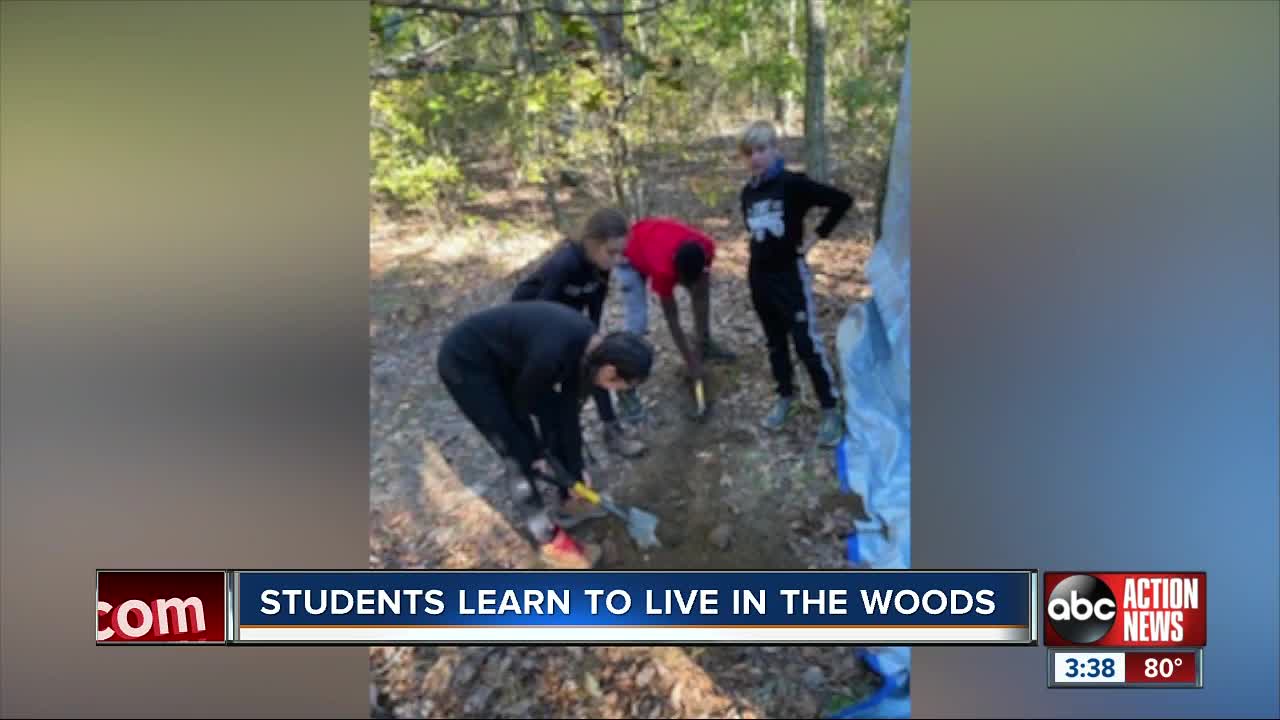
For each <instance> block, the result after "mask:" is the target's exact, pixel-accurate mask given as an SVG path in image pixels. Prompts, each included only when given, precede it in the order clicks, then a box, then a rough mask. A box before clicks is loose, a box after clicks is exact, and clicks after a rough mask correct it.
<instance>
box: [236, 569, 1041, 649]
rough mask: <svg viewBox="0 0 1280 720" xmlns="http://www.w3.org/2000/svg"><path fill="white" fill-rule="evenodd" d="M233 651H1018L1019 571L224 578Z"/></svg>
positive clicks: (1021, 639) (1031, 628)
mask: <svg viewBox="0 0 1280 720" xmlns="http://www.w3.org/2000/svg"><path fill="white" fill-rule="evenodd" d="M234 576H235V577H234V582H233V584H232V585H233V594H234V597H233V602H232V609H233V618H234V628H235V631H234V634H233V638H232V641H231V642H232V643H243V644H279V645H291V644H308V645H413V644H420V645H502V644H519V645H540V644H584V645H600V644H618V645H621V644H640V645H662V644H665V645H698V644H725V643H728V644H825V645H1025V644H1034V643H1035V642H1036V640H1037V637H1036V625H1035V617H1036V613H1035V608H1034V607H1033V604H1034V601H1035V573H1034V572H1031V571H973V572H960V571H936V572H935V571H893V572H889V571H858V570H849V571H779V572H729V571H701V572H695V571H670V572H666V571H652V572H651V571H636V572H594V571H593V572H565V571H483V570H478V571H430V570H424V571H352V572H271V571H262V572H259V571H252V572H251V571H237V572H235V573H234Z"/></svg>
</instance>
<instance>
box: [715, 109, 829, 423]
mask: <svg viewBox="0 0 1280 720" xmlns="http://www.w3.org/2000/svg"><path fill="white" fill-rule="evenodd" d="M738 148H739V151H740V152H741V153H742V157H743V160H744V161H745V162H746V165H747V168H748V171H749V172H750V174H751V178H750V179H749V180H748V181H747V183H746V185H744V186H743V188H742V194H741V205H742V217H743V221H744V222H745V223H746V227H747V231H748V232H749V233H750V235H751V240H750V242H751V259H750V263H749V266H748V272H747V277H748V280H749V282H750V286H751V303H752V305H753V306H754V308H755V311H756V315H758V316H759V318H760V324H761V326H762V327H763V328H764V334H765V338H766V340H767V343H768V347H769V365H770V367H771V368H772V370H773V377H774V380H775V381H776V382H777V390H776V392H777V396H778V397H777V400H776V401H775V403H774V405H773V408H772V409H771V410H770V411H769V413H768V415H766V416H765V418H764V420H763V422H762V424H763V425H764V427H765V428H767V429H769V430H778V429H780V428H781V427H782V426H783V425H784V424H785V423H786V421H787V419H788V418H789V417H790V415H791V412H792V410H793V406H792V401H793V398H794V394H795V388H794V386H793V384H792V369H791V352H790V346H791V345H792V344H794V345H795V350H796V354H797V355H798V356H799V357H800V360H801V362H803V363H804V365H805V367H806V368H807V369H808V371H809V378H810V380H811V381H812V382H813V389H814V391H815V392H816V393H817V395H818V401H819V403H820V404H821V405H822V421H821V423H820V425H819V427H818V442H819V444H821V445H822V446H824V447H834V446H835V445H836V444H837V443H838V442H839V441H840V436H841V434H842V432H843V423H842V422H841V420H840V411H839V409H838V408H837V399H838V397H839V391H838V389H837V387H836V377H835V372H834V371H833V370H832V368H831V363H830V362H829V361H828V360H827V353H826V349H825V347H824V343H823V339H822V334H821V333H820V332H819V330H818V323H817V317H816V315H817V311H818V308H817V305H816V303H815V302H814V298H813V275H812V273H811V272H810V271H809V266H808V264H807V263H806V262H805V255H806V254H807V253H808V252H809V249H810V248H812V247H813V245H814V244H815V243H816V242H817V240H819V239H826V238H827V237H828V236H829V235H830V234H831V232H832V230H834V229H835V227H836V224H837V223H839V222H840V220H841V219H843V218H844V215H845V213H846V212H848V210H849V207H850V206H851V205H852V204H853V198H852V197H850V196H849V194H848V193H846V192H844V191H842V190H838V189H836V188H834V187H831V186H830V185H826V184H824V183H820V182H816V181H814V180H812V179H810V178H809V177H808V176H806V175H805V174H803V173H796V172H791V171H789V170H787V169H786V166H785V164H784V162H783V158H782V154H781V153H780V152H779V150H778V137H777V134H776V132H775V131H774V128H773V125H772V124H771V123H769V122H766V121H757V122H754V123H751V125H749V126H748V127H747V128H746V130H745V131H744V132H743V134H742V137H741V139H740V141H739V143H738ZM815 207H822V208H826V209H827V212H826V214H825V215H824V216H823V218H822V220H821V221H820V222H819V223H818V225H817V227H816V228H815V230H814V235H816V237H814V238H806V237H805V226H804V220H805V215H806V214H807V213H808V212H809V211H810V210H811V209H813V208H815Z"/></svg>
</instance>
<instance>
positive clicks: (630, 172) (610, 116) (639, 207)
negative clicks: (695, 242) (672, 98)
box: [582, 0, 645, 217]
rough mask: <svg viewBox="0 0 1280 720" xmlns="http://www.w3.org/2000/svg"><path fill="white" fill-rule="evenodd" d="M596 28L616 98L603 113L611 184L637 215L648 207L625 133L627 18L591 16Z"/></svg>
mask: <svg viewBox="0 0 1280 720" xmlns="http://www.w3.org/2000/svg"><path fill="white" fill-rule="evenodd" d="M582 4H583V6H585V7H586V8H587V9H588V10H593V9H594V8H592V4H591V2H590V1H589V0H583V2H582ZM607 5H608V8H609V10H610V11H611V12H614V13H621V12H622V11H623V10H625V9H626V3H625V0H609V2H608V3H607ZM588 19H589V20H590V22H591V24H592V25H593V26H595V29H596V42H597V46H598V47H599V50H600V57H601V59H602V62H601V65H602V70H603V80H604V85H605V87H606V88H607V89H608V91H609V94H610V95H611V96H612V98H613V99H614V102H612V103H610V104H609V106H608V107H607V108H606V111H605V113H604V115H605V116H604V118H603V120H604V131H605V137H607V138H608V144H609V149H608V155H609V157H608V171H609V185H610V190H611V191H612V195H613V201H614V202H615V203H617V204H619V205H621V206H622V208H623V210H624V212H626V213H627V214H628V215H630V216H631V217H637V216H638V215H640V214H643V213H644V211H645V208H644V205H645V202H644V198H643V191H642V188H641V187H640V185H641V180H640V173H639V172H637V170H636V168H633V167H632V166H631V165H632V162H631V151H630V148H629V147H628V146H627V138H626V135H625V134H624V133H623V130H624V128H625V127H626V124H625V119H626V114H627V105H628V97H627V77H626V73H625V71H624V68H623V67H622V60H623V58H622V50H623V43H624V37H623V33H624V30H625V28H626V25H625V20H624V18H623V17H622V16H621V15H620V14H619V15H609V16H588Z"/></svg>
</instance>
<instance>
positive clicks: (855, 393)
mask: <svg viewBox="0 0 1280 720" xmlns="http://www.w3.org/2000/svg"><path fill="white" fill-rule="evenodd" d="M906 57H907V61H906V65H905V67H904V69H903V74H902V88H901V91H900V93H901V95H900V99H899V105H898V116H897V127H896V129H895V131H894V137H893V146H892V150H891V154H890V157H889V177H888V186H887V189H886V192H885V197H884V205H883V207H882V208H881V212H882V215H881V234H880V237H879V238H878V239H877V243H876V247H875V250H874V251H873V252H872V254H871V259H870V261H869V262H868V267H867V277H868V279H869V280H870V283H871V289H872V298H871V299H870V300H868V301H866V302H864V303H859V304H857V305H854V306H853V307H851V308H850V309H849V312H848V313H847V314H846V315H845V317H844V319H843V320H842V321H841V323H840V328H839V331H838V333H837V336H836V348H837V351H838V353H839V358H840V371H841V377H842V382H843V383H844V397H845V401H846V406H845V411H844V412H845V436H844V438H843V440H842V441H841V443H840V445H839V447H837V448H836V467H837V471H838V475H839V478H840V487H841V489H842V490H843V491H844V492H852V493H857V494H858V495H859V496H861V497H862V500H863V503H864V506H865V508H866V513H867V515H868V516H869V518H870V519H868V520H858V521H856V522H855V527H854V533H853V534H852V535H850V536H849V544H848V554H849V563H850V564H851V565H852V566H854V567H859V568H884V569H905V568H909V567H910V566H911V380H910V378H911V45H910V42H908V44H907V51H906ZM858 653H859V654H860V655H861V656H862V658H863V659H864V660H865V661H866V663H867V665H868V666H869V667H871V669H872V670H873V671H875V672H876V673H878V674H879V675H880V676H881V677H882V678H883V679H884V685H883V686H882V687H881V688H880V690H879V691H877V692H876V693H875V694H874V695H872V696H871V697H869V698H867V699H865V700H863V701H861V702H859V703H857V704H855V705H851V706H849V707H846V708H844V709H842V710H841V711H839V712H837V713H836V714H835V715H833V717H837V718H872V717H875V718H905V717H910V714H911V699H910V689H909V688H910V675H911V654H910V648H861V649H859V650H858Z"/></svg>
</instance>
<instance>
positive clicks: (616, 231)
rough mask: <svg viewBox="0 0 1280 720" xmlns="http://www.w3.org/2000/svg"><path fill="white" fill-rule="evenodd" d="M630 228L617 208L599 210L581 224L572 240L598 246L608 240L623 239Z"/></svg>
mask: <svg viewBox="0 0 1280 720" xmlns="http://www.w3.org/2000/svg"><path fill="white" fill-rule="evenodd" d="M628 230H630V226H629V225H628V223H627V218H626V216H625V215H623V214H622V211H621V210H618V209H617V208H611V207H607V208H600V209H599V210H596V211H595V212H593V213H591V217H589V218H587V221H586V222H584V223H582V231H581V232H579V233H578V237H576V238H574V240H576V241H577V242H578V243H591V244H592V245H600V244H602V243H604V242H605V241H606V240H608V239H609V238H615V237H625V236H626V234H627V231H628Z"/></svg>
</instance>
